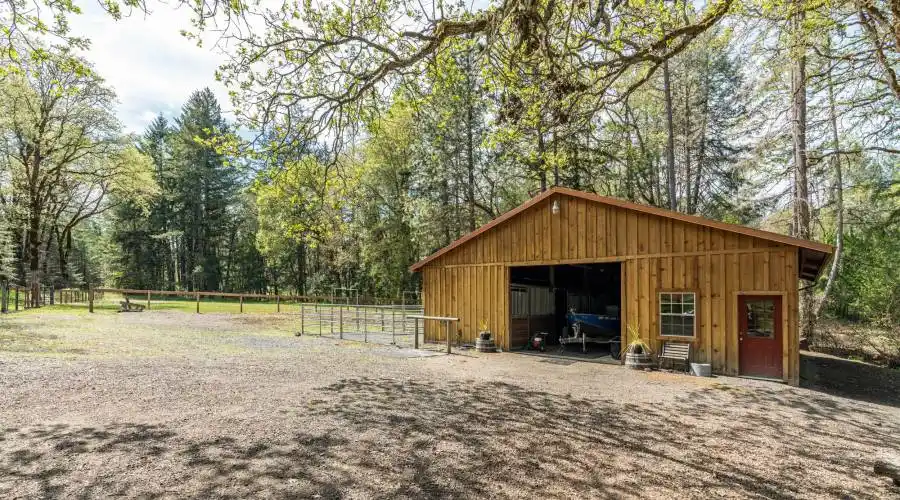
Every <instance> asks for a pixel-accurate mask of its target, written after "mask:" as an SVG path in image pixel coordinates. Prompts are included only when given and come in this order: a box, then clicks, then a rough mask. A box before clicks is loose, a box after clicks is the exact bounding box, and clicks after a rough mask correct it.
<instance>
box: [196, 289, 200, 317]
mask: <svg viewBox="0 0 900 500" xmlns="http://www.w3.org/2000/svg"><path fill="white" fill-rule="evenodd" d="M197 314H200V290H197Z"/></svg>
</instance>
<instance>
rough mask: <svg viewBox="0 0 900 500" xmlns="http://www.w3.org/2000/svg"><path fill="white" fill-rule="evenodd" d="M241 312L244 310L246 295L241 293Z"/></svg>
mask: <svg viewBox="0 0 900 500" xmlns="http://www.w3.org/2000/svg"><path fill="white" fill-rule="evenodd" d="M241 312H244V296H243V295H241Z"/></svg>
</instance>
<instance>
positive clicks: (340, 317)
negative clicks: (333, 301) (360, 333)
mask: <svg viewBox="0 0 900 500" xmlns="http://www.w3.org/2000/svg"><path fill="white" fill-rule="evenodd" d="M338 336H339V337H340V338H342V339H343V338H344V306H342V305H340V304H339V305H338Z"/></svg>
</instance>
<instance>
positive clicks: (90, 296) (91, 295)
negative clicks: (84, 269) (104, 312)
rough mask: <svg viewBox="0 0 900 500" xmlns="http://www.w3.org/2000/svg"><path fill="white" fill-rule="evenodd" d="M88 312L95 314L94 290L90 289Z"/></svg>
mask: <svg viewBox="0 0 900 500" xmlns="http://www.w3.org/2000/svg"><path fill="white" fill-rule="evenodd" d="M88 312H94V288H93V287H91V288H88Z"/></svg>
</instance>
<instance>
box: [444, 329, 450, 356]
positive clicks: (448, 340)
mask: <svg viewBox="0 0 900 500" xmlns="http://www.w3.org/2000/svg"><path fill="white" fill-rule="evenodd" d="M444 330H445V331H446V332H447V354H450V322H449V321H445V322H444Z"/></svg>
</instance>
